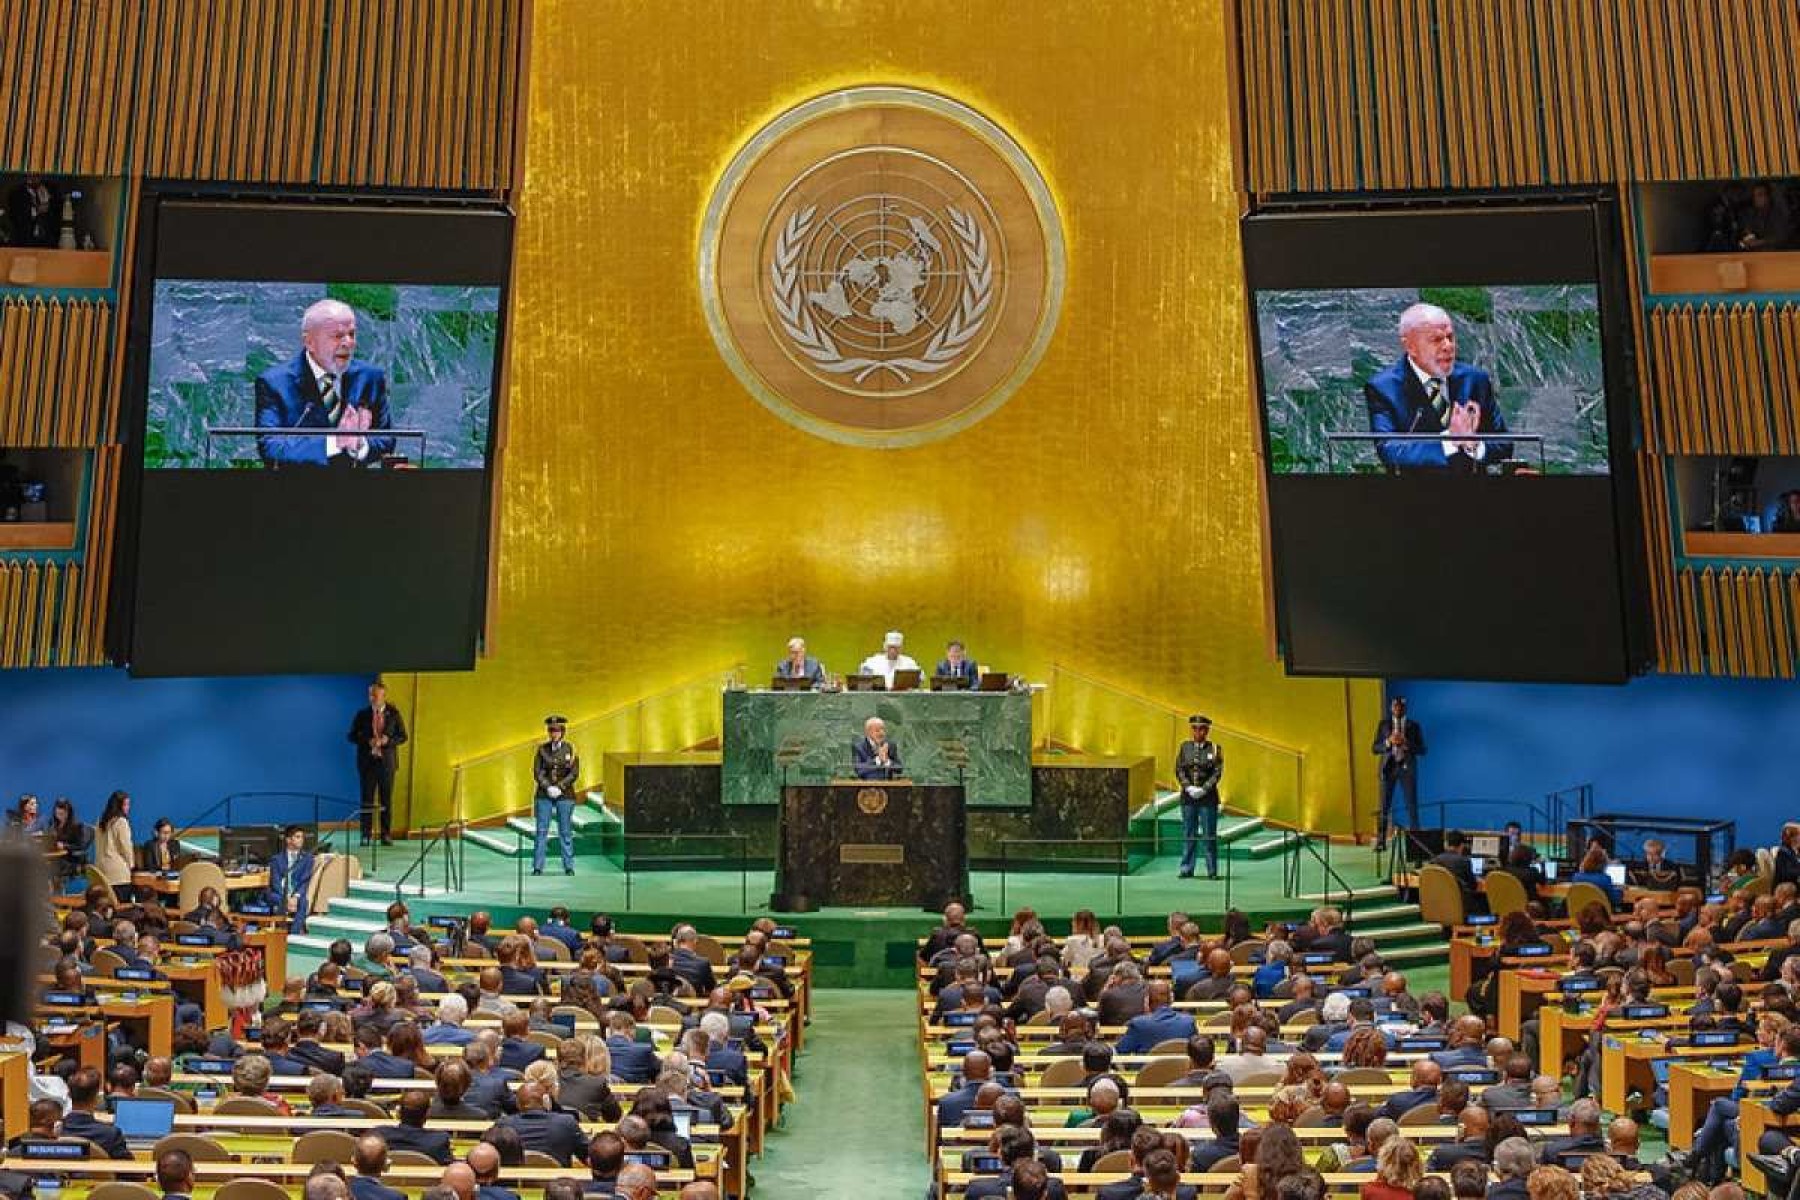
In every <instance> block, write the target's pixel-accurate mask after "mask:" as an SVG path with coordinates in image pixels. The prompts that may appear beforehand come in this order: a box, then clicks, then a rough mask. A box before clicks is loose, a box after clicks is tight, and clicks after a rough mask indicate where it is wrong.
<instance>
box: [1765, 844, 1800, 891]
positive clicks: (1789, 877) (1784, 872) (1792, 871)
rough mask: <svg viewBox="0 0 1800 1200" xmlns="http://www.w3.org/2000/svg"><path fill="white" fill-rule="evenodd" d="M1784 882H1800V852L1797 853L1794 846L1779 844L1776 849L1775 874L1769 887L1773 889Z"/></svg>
mask: <svg viewBox="0 0 1800 1200" xmlns="http://www.w3.org/2000/svg"><path fill="white" fill-rule="evenodd" d="M1784 883H1796V884H1800V854H1796V853H1795V852H1794V850H1793V849H1792V847H1789V846H1778V847H1776V850H1775V869H1774V874H1773V876H1772V877H1771V879H1770V880H1769V887H1770V888H1771V889H1774V888H1778V887H1780V886H1781V885H1782V884H1784Z"/></svg>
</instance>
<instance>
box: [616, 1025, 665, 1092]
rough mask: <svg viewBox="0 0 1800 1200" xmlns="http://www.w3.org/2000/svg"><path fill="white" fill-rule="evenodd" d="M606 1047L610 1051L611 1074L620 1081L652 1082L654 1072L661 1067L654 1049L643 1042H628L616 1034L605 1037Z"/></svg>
mask: <svg viewBox="0 0 1800 1200" xmlns="http://www.w3.org/2000/svg"><path fill="white" fill-rule="evenodd" d="M606 1048H607V1050H609V1051H611V1053H612V1068H613V1074H614V1075H616V1076H617V1077H618V1079H619V1082H620V1083H654V1082H655V1081H656V1073H657V1072H658V1071H659V1070H661V1069H662V1064H661V1063H660V1062H658V1061H657V1057H656V1049H655V1047H653V1046H650V1045H648V1044H646V1043H644V1042H629V1041H626V1040H625V1039H624V1038H622V1037H619V1036H618V1035H617V1034H613V1035H612V1036H610V1037H608V1038H607V1039H606Z"/></svg>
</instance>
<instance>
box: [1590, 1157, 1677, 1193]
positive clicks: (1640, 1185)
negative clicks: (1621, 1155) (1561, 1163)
mask: <svg viewBox="0 0 1800 1200" xmlns="http://www.w3.org/2000/svg"><path fill="white" fill-rule="evenodd" d="M1581 1192H1582V1194H1583V1195H1584V1196H1586V1197H1587V1200H1602V1198H1603V1197H1619V1198H1620V1200H1663V1190H1662V1189H1661V1188H1659V1187H1657V1186H1656V1185H1655V1184H1654V1183H1650V1182H1649V1181H1647V1180H1639V1179H1637V1178H1636V1177H1634V1176H1633V1175H1632V1173H1631V1172H1630V1171H1627V1170H1626V1169H1625V1168H1624V1167H1622V1166H1620V1165H1619V1160H1618V1159H1616V1158H1614V1157H1613V1156H1612V1155H1610V1154H1590V1155H1588V1156H1587V1160H1586V1161H1585V1162H1583V1163H1582V1164H1581Z"/></svg>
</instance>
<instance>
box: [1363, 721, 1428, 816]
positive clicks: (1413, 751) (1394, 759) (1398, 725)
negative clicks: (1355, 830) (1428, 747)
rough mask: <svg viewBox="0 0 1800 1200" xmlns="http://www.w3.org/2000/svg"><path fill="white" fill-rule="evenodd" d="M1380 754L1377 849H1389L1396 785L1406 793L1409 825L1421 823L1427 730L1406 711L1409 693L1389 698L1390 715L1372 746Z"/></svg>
mask: <svg viewBox="0 0 1800 1200" xmlns="http://www.w3.org/2000/svg"><path fill="white" fill-rule="evenodd" d="M1370 749H1372V750H1373V751H1374V752H1375V753H1376V754H1378V755H1380V756H1381V810H1380V813H1379V814H1378V815H1377V817H1376V821H1375V849H1376V850H1378V851H1379V850H1385V849H1387V835H1388V829H1389V828H1390V827H1391V826H1392V825H1394V824H1395V822H1394V819H1393V816H1394V814H1393V808H1394V789H1395V788H1396V787H1397V788H1399V789H1400V790H1401V791H1402V792H1403V793H1404V794H1405V796H1406V827H1407V828H1408V829H1417V828H1418V827H1419V762H1418V760H1419V759H1420V758H1421V757H1423V756H1424V754H1425V731H1424V730H1423V729H1421V728H1420V727H1419V723H1418V722H1417V721H1415V720H1413V719H1412V718H1411V717H1409V716H1407V715H1406V697H1405V696H1395V697H1394V698H1393V699H1392V700H1390V701H1389V702H1388V715H1387V716H1386V717H1383V718H1382V721H1381V724H1380V726H1378V727H1377V728H1376V730H1375V744H1374V745H1373V746H1372V747H1370Z"/></svg>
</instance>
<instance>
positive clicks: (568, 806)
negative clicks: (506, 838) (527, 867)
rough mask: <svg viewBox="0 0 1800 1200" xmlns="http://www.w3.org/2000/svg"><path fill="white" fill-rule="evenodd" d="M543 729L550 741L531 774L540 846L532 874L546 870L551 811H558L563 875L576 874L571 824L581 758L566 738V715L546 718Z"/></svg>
mask: <svg viewBox="0 0 1800 1200" xmlns="http://www.w3.org/2000/svg"><path fill="white" fill-rule="evenodd" d="M544 728H545V730H546V732H547V733H548V734H549V736H550V740H549V741H547V742H545V743H544V744H543V745H541V746H539V747H538V748H537V757H536V758H535V759H534V760H533V761H532V764H531V776H532V778H533V779H534V780H535V781H536V782H537V793H536V798H535V799H534V800H533V802H532V810H533V813H532V815H533V816H535V817H536V818H537V848H536V849H535V850H534V851H533V852H532V856H531V873H532V874H533V875H542V874H543V873H544V854H545V851H546V850H547V849H548V848H549V841H550V814H551V813H555V814H556V833H557V837H558V839H559V840H560V841H561V849H562V867H563V874H564V875H573V874H574V873H575V835H574V833H573V832H572V831H571V830H570V828H569V823H570V822H571V821H572V820H573V819H574V817H575V791H574V789H575V781H576V779H578V778H579V777H580V775H581V760H580V758H579V757H577V755H576V754H575V747H573V746H571V745H569V743H568V742H566V741H564V740H563V735H564V734H565V733H567V732H568V728H569V722H568V721H567V719H565V718H563V717H545V718H544Z"/></svg>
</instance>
